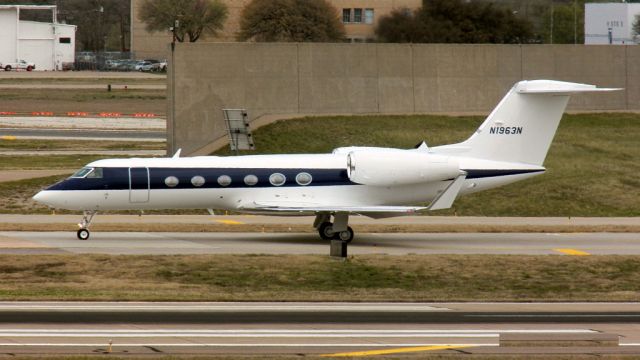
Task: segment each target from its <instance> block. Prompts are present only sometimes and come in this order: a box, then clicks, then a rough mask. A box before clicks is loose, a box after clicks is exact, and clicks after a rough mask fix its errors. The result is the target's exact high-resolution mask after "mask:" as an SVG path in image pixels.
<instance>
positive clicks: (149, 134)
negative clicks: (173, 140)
mask: <svg viewBox="0 0 640 360" xmlns="http://www.w3.org/2000/svg"><path fill="white" fill-rule="evenodd" d="M0 136H15V137H16V138H18V139H53V140H112V141H165V140H166V136H167V133H166V131H163V130H95V129H27V128H2V127H0Z"/></svg>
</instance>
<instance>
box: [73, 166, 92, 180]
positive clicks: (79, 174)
mask: <svg viewBox="0 0 640 360" xmlns="http://www.w3.org/2000/svg"><path fill="white" fill-rule="evenodd" d="M91 170H93V168H90V167H85V168H82V169H80V170H78V171H76V172H75V173H74V174H73V175H71V177H72V178H83V177H85V176H87V175H88V174H89V173H90V172H91Z"/></svg>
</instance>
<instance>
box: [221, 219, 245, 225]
mask: <svg viewBox="0 0 640 360" xmlns="http://www.w3.org/2000/svg"><path fill="white" fill-rule="evenodd" d="M216 222H219V223H221V224H225V225H242V224H244V223H243V222H240V221H235V220H216Z"/></svg>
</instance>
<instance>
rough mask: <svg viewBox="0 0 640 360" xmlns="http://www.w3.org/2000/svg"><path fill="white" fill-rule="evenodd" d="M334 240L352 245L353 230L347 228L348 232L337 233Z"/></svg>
mask: <svg viewBox="0 0 640 360" xmlns="http://www.w3.org/2000/svg"><path fill="white" fill-rule="evenodd" d="M334 239H336V240H340V241H344V242H346V243H347V244H348V243H350V242H351V240H353V229H352V228H351V226H347V230H345V231H341V232H339V233H335V235H334Z"/></svg>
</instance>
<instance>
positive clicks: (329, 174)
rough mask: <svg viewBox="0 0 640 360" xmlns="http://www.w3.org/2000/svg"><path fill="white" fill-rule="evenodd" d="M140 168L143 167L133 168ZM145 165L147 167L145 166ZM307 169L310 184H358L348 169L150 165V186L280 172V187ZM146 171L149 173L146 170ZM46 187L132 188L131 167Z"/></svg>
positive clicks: (138, 182)
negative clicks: (169, 179) (172, 179)
mask: <svg viewBox="0 0 640 360" xmlns="http://www.w3.org/2000/svg"><path fill="white" fill-rule="evenodd" d="M133 169H140V168H133ZM142 169H144V168H142ZM302 172H306V173H309V174H311V176H312V178H313V181H312V182H311V184H309V185H308V186H336V185H359V184H356V183H354V182H351V181H350V180H349V177H348V176H347V170H346V169H273V168H268V169H255V168H251V169H242V168H224V169H223V168H149V179H150V188H151V189H194V188H198V189H217V188H255V187H262V188H264V187H275V186H273V185H271V183H269V176H271V174H274V173H281V174H283V175H284V176H285V177H286V179H287V180H286V182H285V183H284V184H283V185H281V186H280V187H293V186H301V185H298V184H297V183H296V180H295V178H296V175H298V174H299V173H302ZM143 174H144V175H146V173H143ZM221 175H227V176H229V177H231V184H230V185H229V186H221V185H219V184H218V180H217V179H218V177H219V176H221ZM247 175H255V176H257V177H258V183H257V184H255V185H252V186H249V185H246V184H245V183H244V177H245V176H247ZM169 176H175V177H176V178H178V180H179V183H178V185H177V186H175V187H171V188H170V187H168V186H167V185H166V184H165V179H166V178H167V177H169ZM194 176H202V177H204V179H205V183H204V185H202V186H200V187H195V186H194V185H192V184H191V178H193V177H194ZM131 187H132V188H133V189H146V188H147V179H146V176H135V177H134V179H133V182H132V184H131ZM47 190H129V168H108V167H105V168H103V177H102V178H101V179H94V178H82V179H78V178H68V179H66V180H64V181H61V182H59V183H57V184H54V185H52V186H51V187H49V188H48V189H47Z"/></svg>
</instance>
